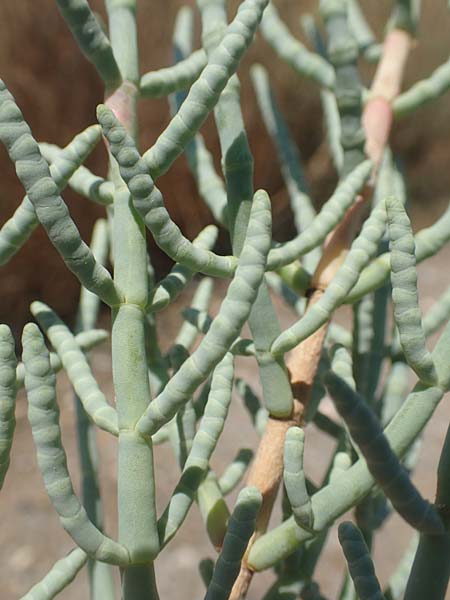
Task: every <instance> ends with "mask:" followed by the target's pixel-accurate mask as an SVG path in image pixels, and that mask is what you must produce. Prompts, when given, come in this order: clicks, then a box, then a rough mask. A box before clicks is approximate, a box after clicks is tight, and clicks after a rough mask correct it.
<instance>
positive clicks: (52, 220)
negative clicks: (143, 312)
mask: <svg viewBox="0 0 450 600" xmlns="http://www.w3.org/2000/svg"><path fill="white" fill-rule="evenodd" d="M0 141H1V142H2V143H3V144H4V145H5V147H6V149H7V151H8V154H9V156H10V158H11V160H12V161H13V162H14V163H15V166H16V172H17V175H18V177H19V179H20V181H21V182H22V185H23V186H24V188H25V192H26V193H27V196H28V198H29V199H30V201H31V203H32V204H33V206H34V209H35V211H36V214H37V217H38V219H39V221H40V222H41V223H42V225H43V226H44V228H45V230H46V231H47V234H48V236H49V238H50V241H51V242H52V244H53V245H54V246H55V248H56V249H57V250H58V252H59V253H60V255H61V256H62V258H63V260H64V262H65V263H66V265H67V267H68V268H69V269H70V270H71V271H72V272H73V273H74V274H75V275H76V277H78V279H79V280H80V282H81V284H82V285H84V287H86V288H88V289H89V290H91V291H92V292H94V293H95V294H97V295H98V296H99V297H100V298H101V299H102V300H103V301H104V302H105V303H106V304H109V305H110V306H112V305H115V304H117V303H118V302H120V297H119V295H118V292H117V290H116V287H115V285H114V282H113V280H112V278H111V275H110V274H109V273H108V271H107V270H106V269H105V268H104V267H103V266H102V265H100V264H99V263H98V262H97V261H96V260H95V258H94V255H93V254H92V252H91V251H90V249H89V247H88V246H87V245H86V244H85V243H84V242H83V240H82V239H81V237H80V233H79V231H78V229H77V227H76V225H75V223H74V222H73V220H72V218H71V217H70V214H69V211H68V209H67V206H66V205H65V203H64V201H63V200H62V198H61V197H60V196H59V193H58V188H57V186H56V184H55V182H54V181H53V179H52V178H51V176H50V172H49V168H48V165H47V163H46V161H45V160H44V158H43V157H42V155H41V153H40V151H39V146H38V144H37V142H36V141H35V140H34V138H33V137H32V135H31V131H30V128H29V126H28V125H27V123H26V122H25V121H24V119H23V115H22V113H21V112H20V109H19V107H18V106H17V104H16V103H15V101H14V98H13V96H12V95H11V94H10V92H9V91H8V89H7V88H6V86H5V84H4V83H3V81H0Z"/></svg>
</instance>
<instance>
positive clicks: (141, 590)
mask: <svg viewBox="0 0 450 600" xmlns="http://www.w3.org/2000/svg"><path fill="white" fill-rule="evenodd" d="M121 576H122V598H135V599H136V600H137V599H139V600H159V595H158V590H157V587H156V579H155V570H154V568H153V563H147V564H144V565H134V566H132V567H127V568H126V569H122V571H121Z"/></svg>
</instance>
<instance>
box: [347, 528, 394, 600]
mask: <svg viewBox="0 0 450 600" xmlns="http://www.w3.org/2000/svg"><path fill="white" fill-rule="evenodd" d="M338 535H339V543H340V544H341V546H342V550H343V551H344V555H345V560H346V561H347V565H348V570H349V571H350V575H351V578H352V580H353V583H354V584H355V589H356V593H357V594H358V598H360V600H384V596H383V594H382V592H381V588H380V583H379V581H378V578H377V576H376V575H375V568H374V566H373V562H372V559H371V557H370V553H369V549H368V548H367V546H366V543H365V541H364V538H363V536H362V534H361V532H360V530H359V529H358V528H357V527H356V526H355V525H353V523H351V522H350V521H345V522H344V523H341V524H340V525H339V530H338Z"/></svg>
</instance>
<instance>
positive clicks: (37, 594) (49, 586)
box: [20, 548, 88, 600]
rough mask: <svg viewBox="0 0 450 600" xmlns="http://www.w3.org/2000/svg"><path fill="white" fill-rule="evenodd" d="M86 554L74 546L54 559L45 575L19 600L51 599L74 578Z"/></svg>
mask: <svg viewBox="0 0 450 600" xmlns="http://www.w3.org/2000/svg"><path fill="white" fill-rule="evenodd" d="M87 558H88V557H87V554H86V552H84V551H83V550H81V549H80V548H75V549H74V550H72V551H71V552H69V554H67V556H65V557H64V558H61V559H60V560H58V561H56V563H55V564H54V565H53V567H52V568H51V569H50V571H49V572H48V573H47V575H46V576H45V577H44V578H43V579H41V581H40V582H39V583H36V585H34V586H33V587H32V588H31V590H30V591H29V592H27V593H26V594H25V596H22V597H21V598H20V600H52V599H53V598H55V596H57V595H58V594H59V592H62V590H64V589H65V588H66V587H67V586H68V585H69V584H70V583H72V581H73V580H74V579H75V577H76V576H77V574H78V573H79V571H80V570H81V569H82V568H83V567H84V565H85V564H86V561H87Z"/></svg>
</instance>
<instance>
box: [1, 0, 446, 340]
mask: <svg viewBox="0 0 450 600" xmlns="http://www.w3.org/2000/svg"><path fill="white" fill-rule="evenodd" d="M90 4H91V5H92V7H93V8H94V9H95V10H96V11H98V13H99V14H100V15H101V16H102V17H103V18H105V14H104V6H103V1H102V0H92V2H91V3H90ZM182 4H191V5H194V4H195V3H194V1H193V0H191V1H190V2H182V1H181V0H171V1H170V2H167V0H165V1H163V0H153V1H152V2H145V1H144V0H141V1H139V2H138V7H139V37H140V49H141V51H140V62H141V72H142V73H144V72H146V71H149V70H152V69H156V68H160V67H163V66H167V65H170V64H171V61H172V49H171V35H172V28H173V23H174V19H175V15H176V12H177V9H178V8H179V7H180V6H181V5H182ZM228 4H229V6H230V15H232V14H234V12H235V10H236V7H237V5H238V2H237V1H236V0H231V1H230V2H229V3H228ZM276 4H277V6H278V7H279V9H280V13H281V15H282V16H283V18H284V19H285V21H286V23H288V24H289V27H290V28H291V30H292V31H293V32H294V33H295V34H296V35H298V37H299V38H300V39H302V40H303V41H304V42H305V39H304V36H303V32H302V30H301V25H300V15H301V14H304V13H306V12H308V11H310V12H314V11H315V9H316V7H317V5H318V3H317V2H316V1H315V0H304V1H303V2H302V3H301V10H299V8H298V6H299V4H298V3H297V2H292V0H279V1H278V2H277V3H276ZM361 5H362V7H363V8H364V10H365V12H366V14H367V16H368V18H369V20H370V23H371V25H372V26H373V28H374V30H375V32H376V33H377V35H378V36H379V39H382V34H383V24H384V23H385V22H386V17H387V15H388V14H389V11H390V7H391V1H390V0H379V1H378V2H372V1H371V0H362V1H361ZM422 5H423V10H422V13H423V18H422V22H421V27H420V34H419V42H418V44H417V47H416V48H415V49H414V51H413V52H412V54H411V57H410V60H409V63H408V69H407V75H406V81H405V87H407V86H409V85H410V84H411V83H413V82H414V81H415V80H417V79H420V78H422V77H424V76H426V75H427V74H428V73H429V72H430V71H431V69H433V68H434V67H436V66H437V65H438V64H440V63H441V62H442V61H443V60H445V59H446V57H447V56H448V53H449V51H450V14H449V13H448V9H447V3H446V2H444V0H423V2H422ZM199 30H200V28H199V22H198V19H197V21H196V37H197V45H198V44H199V43H200V42H199V37H200V35H199ZM0 40H1V41H0V44H1V51H0V76H1V77H2V78H3V79H4V80H5V82H6V83H7V85H8V87H9V89H10V90H11V91H12V93H13V94H14V95H15V97H16V99H17V102H18V104H19V106H20V107H21V109H22V111H23V113H24V115H25V118H26V119H27V120H28V122H29V124H30V125H31V128H32V130H33V133H34V135H35V137H36V138H37V139H38V140H39V141H47V142H52V143H56V144H58V145H60V146H64V145H65V144H67V143H68V142H69V141H70V140H71V139H72V137H73V136H74V135H75V134H76V133H77V132H79V131H80V130H82V129H83V128H85V127H86V126H88V125H90V124H92V123H93V122H95V107H96V105H97V104H98V103H99V102H101V101H102V93H103V90H102V85H101V83H100V81H99V79H98V77H97V75H96V73H95V71H94V69H93V68H92V67H91V65H90V64H89V63H88V62H87V60H86V59H85V58H84V57H83V55H82V54H81V53H80V52H79V50H78V48H77V46H76V44H75V43H74V41H73V39H72V35H71V34H70V32H69V30H68V29H67V27H66V25H65V23H64V22H63V19H62V18H61V17H60V15H59V12H58V10H57V9H56V6H55V2H54V0H40V1H39V2H34V1H32V0H20V2H0ZM255 61H258V62H261V63H263V64H264V65H265V66H266V67H267V68H268V70H269V73H270V75H271V79H272V85H273V88H274V90H275V93H276V97H277V99H278V101H279V103H280V105H281V108H282V110H283V114H284V115H285V117H286V119H287V121H288V124H289V126H290V128H291V131H292V134H293V137H294V139H295V140H296V142H297V144H298V147H299V149H300V153H301V156H302V161H303V165H304V169H305V173H306V177H307V180H308V183H309V185H310V189H311V193H312V196H313V199H314V202H315V204H316V205H317V206H320V205H321V204H322V203H323V202H324V201H325V200H326V199H327V197H328V195H329V193H330V192H331V191H332V189H333V187H334V185H335V183H336V177H335V173H334V171H333V168H332V165H331V163H330V160H329V156H328V151H327V147H326V144H325V143H324V136H323V128H322V116H321V110H320V102H319V90H318V87H317V86H316V85H314V84H311V83H310V82H308V81H305V80H304V79H300V78H299V77H298V76H296V75H295V74H294V73H293V72H292V71H291V70H290V68H289V67H288V66H287V65H285V64H283V63H282V62H281V61H280V60H279V59H278V58H277V57H276V56H275V55H274V53H273V52H272V50H271V48H270V47H269V46H268V45H267V44H266V43H265V42H264V41H263V40H262V39H261V38H260V36H258V38H257V41H256V44H255V45H254V46H253V47H252V49H251V50H250V52H249V53H248V55H247V56H246V58H245V59H244V60H243V63H242V65H241V67H240V70H239V74H240V78H241V82H242V102H243V107H244V115H245V122H246V126H247V130H248V134H249V138H250V143H251V148H252V151H253V154H254V157H255V186H256V187H262V188H265V189H267V190H268V191H269V193H270V194H271V196H272V198H273V208H274V221H275V232H276V236H277V238H278V239H280V240H281V239H285V238H287V237H289V236H290V235H292V234H293V231H292V229H291V228H292V218H291V215H290V211H289V208H288V205H287V201H286V195H285V192H284V190H283V187H282V182H281V177H280V173H279V168H278V164H277V161H276V158H275V153H274V148H273V145H272V143H271V141H270V140H269V138H268V136H267V134H266V131H265V128H264V126H263V124H262V121H261V118H260V115H259V111H258V109H257V107H256V100H255V96H254V92H253V89H252V86H251V83H250V81H249V76H248V68H249V66H250V65H251V64H252V63H253V62H255ZM372 72H373V67H366V66H363V68H362V77H363V80H364V84H365V85H366V86H367V85H369V84H370V78H371V74H372ZM139 115H140V124H141V146H142V148H143V149H146V148H147V147H148V146H149V145H150V144H151V143H152V142H153V141H154V140H155V139H156V138H157V136H158V135H159V133H160V132H161V130H162V129H163V128H164V126H165V125H166V124H167V122H168V120H169V109H168V103H167V101H166V99H158V100H144V101H142V102H141V103H140V108H139ZM449 116H450V111H449V101H448V96H444V97H443V98H441V99H440V100H439V101H438V102H435V103H433V104H432V105H430V106H428V107H426V108H424V109H422V110H420V112H418V113H416V114H415V115H414V116H412V117H408V118H406V119H404V120H402V121H401V122H399V123H397V124H396V125H395V127H394V132H393V136H392V144H393V147H394V149H395V151H396V152H397V153H398V155H399V156H400V158H401V160H402V161H403V163H404V168H405V171H406V174H407V176H408V186H409V195H410V200H411V202H412V204H413V207H414V211H415V212H414V217H415V218H414V223H415V226H418V225H419V221H418V219H419V220H420V224H422V222H423V220H425V221H427V220H431V219H433V218H434V216H435V215H436V214H437V213H439V212H442V210H443V206H444V205H445V203H446V201H447V197H448V192H449V191H450V185H449V184H450V169H449V168H448V153H447V149H448V138H449V132H450V119H449ZM204 133H205V137H206V142H207V144H208V147H209V148H210V149H211V150H212V151H213V153H214V156H215V159H216V166H217V168H218V170H220V159H219V152H218V140H217V135H216V132H215V129H214V125H213V123H212V119H209V120H208V122H207V124H206V126H205V127H204ZM89 165H90V167H91V168H92V169H93V170H94V171H95V172H97V173H100V174H104V173H105V165H106V154H105V152H104V150H103V148H101V147H99V148H98V149H97V150H96V151H95V153H94V154H93V155H92V157H91V158H90V159H89ZM0 166H1V167H0V168H1V173H2V177H1V180H0V195H1V196H0V197H1V201H0V225H1V224H2V223H3V222H4V221H5V220H6V219H7V218H9V217H10V216H11V214H12V213H13V211H14V210H15V208H16V206H17V205H18V203H19V202H20V200H21V198H22V196H23V190H22V188H21V185H20V183H19V182H18V180H17V178H16V176H15V173H14V169H13V167H12V165H11V163H10V161H9V159H8V157H7V156H6V153H5V151H4V149H3V148H0ZM158 184H159V185H160V186H161V188H162V191H163V193H164V196H165V201H166V205H167V207H168V209H169V211H170V213H171V215H172V217H173V218H174V219H175V221H176V222H177V223H178V224H179V225H180V227H181V228H182V229H183V231H184V232H185V234H186V235H188V236H189V237H191V238H192V236H194V235H195V234H196V233H197V232H198V231H199V230H200V229H201V228H202V227H204V225H205V224H207V223H209V222H211V215H210V214H209V211H208V209H207V208H206V207H205V206H204V205H203V204H202V202H201V201H200V199H199V198H198V194H197V192H196V189H195V185H194V182H193V179H192V177H191V175H190V173H189V171H188V168H187V164H186V160H185V158H184V157H180V158H179V159H178V160H177V161H176V163H175V165H174V166H173V168H172V169H170V171H169V173H168V174H167V175H165V176H164V177H162V178H161V179H160V180H159V181H158ZM64 198H65V199H66V201H67V203H68V204H69V206H70V210H71V213H72V215H73V218H74V220H75V222H76V223H77V224H78V226H79V228H80V230H81V233H82V235H83V237H84V239H85V240H89V238H90V232H91V228H92V225H93V222H94V220H95V219H96V218H97V217H98V216H100V215H101V214H102V208H101V207H98V206H95V205H94V204H91V203H89V202H88V201H87V200H85V199H82V198H78V197H76V196H75V195H74V194H72V193H71V192H70V191H69V190H67V191H66V192H64ZM149 243H150V245H151V246H152V257H153V262H154V264H155V266H156V268H157V271H158V273H159V274H161V275H162V274H164V273H165V272H166V271H167V269H168V268H169V267H170V264H169V263H168V260H167V258H166V257H165V256H164V255H162V254H161V253H160V252H159V251H158V250H157V249H156V248H155V247H154V245H153V244H152V242H151V240H150V241H149ZM220 244H221V248H219V250H222V251H226V250H227V238H226V235H224V234H222V236H221V238H220ZM1 278H2V279H1V281H2V285H1V288H2V294H1V300H0V321H6V322H9V323H12V324H13V325H14V326H15V327H16V328H17V330H19V329H20V328H21V326H22V325H23V323H24V321H25V320H26V319H27V318H28V315H29V312H28V307H29V304H30V302H31V301H32V300H35V299H41V300H44V301H45V302H49V303H50V304H51V305H52V306H54V308H55V309H56V310H57V311H58V312H59V313H60V314H61V315H62V316H63V317H65V318H69V319H70V317H71V316H72V315H73V311H74V307H75V303H76V300H77V297H78V284H77V282H76V281H75V279H74V277H73V276H72V275H71V274H70V273H69V272H68V271H67V269H66V268H65V266H64V265H63V262H62V260H61V259H60V258H59V256H58V254H57V253H56V251H55V250H54V249H53V248H52V247H51V245H50V243H49V242H48V240H47V238H46V235H45V234H44V232H43V230H42V229H41V228H39V229H38V230H37V231H35V233H34V234H33V236H32V238H31V240H30V241H29V242H28V243H27V244H26V245H25V247H24V248H23V249H21V250H20V252H19V253H18V254H17V255H16V256H15V257H14V259H13V260H11V261H10V263H9V264H8V265H7V266H6V267H3V268H2V271H1Z"/></svg>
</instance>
